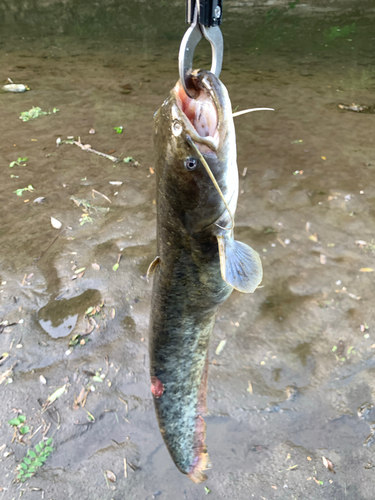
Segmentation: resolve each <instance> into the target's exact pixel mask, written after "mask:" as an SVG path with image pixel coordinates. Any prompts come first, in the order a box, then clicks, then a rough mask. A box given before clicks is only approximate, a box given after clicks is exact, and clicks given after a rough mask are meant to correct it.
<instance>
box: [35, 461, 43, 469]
mask: <svg viewBox="0 0 375 500" xmlns="http://www.w3.org/2000/svg"><path fill="white" fill-rule="evenodd" d="M34 463H35V465H36V467H42V465H43V462H42V461H41V460H40V459H39V460H35V462H34Z"/></svg>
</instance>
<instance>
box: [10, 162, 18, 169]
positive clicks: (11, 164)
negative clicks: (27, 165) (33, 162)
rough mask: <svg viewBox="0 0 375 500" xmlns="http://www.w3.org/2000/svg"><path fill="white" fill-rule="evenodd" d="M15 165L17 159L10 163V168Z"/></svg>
mask: <svg viewBox="0 0 375 500" xmlns="http://www.w3.org/2000/svg"><path fill="white" fill-rule="evenodd" d="M14 165H17V162H16V161H12V162H11V163H9V168H13V167H14Z"/></svg>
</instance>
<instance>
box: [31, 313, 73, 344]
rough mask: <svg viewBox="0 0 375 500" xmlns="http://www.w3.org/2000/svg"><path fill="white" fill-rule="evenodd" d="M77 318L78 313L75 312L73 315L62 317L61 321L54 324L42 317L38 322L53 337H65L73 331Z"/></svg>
mask: <svg viewBox="0 0 375 500" xmlns="http://www.w3.org/2000/svg"><path fill="white" fill-rule="evenodd" d="M77 319H78V314H75V315H74V316H68V317H67V318H63V319H62V322H61V323H58V324H57V325H56V326H55V325H54V324H53V322H52V320H44V319H39V324H40V326H41V327H42V328H43V330H44V331H45V332H47V333H48V334H49V335H50V336H51V337H52V338H53V339H58V338H59V337H66V336H67V335H69V334H70V333H71V332H72V331H73V329H74V327H75V326H76V323H77Z"/></svg>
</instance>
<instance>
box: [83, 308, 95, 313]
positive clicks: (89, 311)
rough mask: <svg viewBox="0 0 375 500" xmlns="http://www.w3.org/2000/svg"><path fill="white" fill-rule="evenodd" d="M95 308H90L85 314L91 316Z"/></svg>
mask: <svg viewBox="0 0 375 500" xmlns="http://www.w3.org/2000/svg"><path fill="white" fill-rule="evenodd" d="M94 309H95V308H94V307H89V308H88V309H87V311H86V312H85V314H90V313H91V312H92V311H93V310H94Z"/></svg>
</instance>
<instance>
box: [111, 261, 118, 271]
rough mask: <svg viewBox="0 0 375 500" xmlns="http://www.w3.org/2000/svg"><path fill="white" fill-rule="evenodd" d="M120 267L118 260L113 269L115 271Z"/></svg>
mask: <svg viewBox="0 0 375 500" xmlns="http://www.w3.org/2000/svg"><path fill="white" fill-rule="evenodd" d="M118 268H119V263H118V262H116V264H115V265H114V266H113V267H112V269H113V270H114V271H117V269H118Z"/></svg>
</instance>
